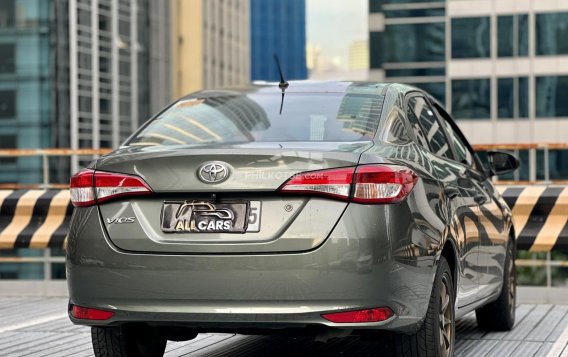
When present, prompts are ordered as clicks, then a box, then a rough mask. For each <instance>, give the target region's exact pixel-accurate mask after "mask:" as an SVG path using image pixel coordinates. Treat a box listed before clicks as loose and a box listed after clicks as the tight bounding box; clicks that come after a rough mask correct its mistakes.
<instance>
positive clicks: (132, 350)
mask: <svg viewBox="0 0 568 357" xmlns="http://www.w3.org/2000/svg"><path fill="white" fill-rule="evenodd" d="M91 339H92V341H93V351H94V352H95V356H96V357H130V356H133V357H134V356H136V357H161V356H163V355H164V351H165V350H166V342H167V340H166V339H165V338H164V337H162V336H159V335H158V333H157V331H156V329H153V328H151V327H149V326H146V325H121V326H112V327H92V328H91Z"/></svg>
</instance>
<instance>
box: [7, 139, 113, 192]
mask: <svg viewBox="0 0 568 357" xmlns="http://www.w3.org/2000/svg"><path fill="white" fill-rule="evenodd" d="M110 151H111V149H3V150H0V158H2V157H8V158H18V157H41V162H42V164H41V170H42V183H41V184H40V183H38V184H18V183H2V184H0V189H34V188H43V189H48V188H68V187H69V184H68V183H51V182H50V177H49V172H50V164H49V158H50V157H69V158H70V159H71V158H75V157H79V156H90V157H91V158H96V157H98V156H100V155H105V154H108V153H109V152H110ZM70 175H71V173H70ZM70 175H69V176H70Z"/></svg>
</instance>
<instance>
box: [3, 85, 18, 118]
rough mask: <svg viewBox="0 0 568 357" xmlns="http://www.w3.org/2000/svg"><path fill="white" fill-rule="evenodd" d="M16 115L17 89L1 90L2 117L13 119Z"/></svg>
mask: <svg viewBox="0 0 568 357" xmlns="http://www.w3.org/2000/svg"><path fill="white" fill-rule="evenodd" d="M15 116H16V91H15V90H0V119H12V118H14V117H15Z"/></svg>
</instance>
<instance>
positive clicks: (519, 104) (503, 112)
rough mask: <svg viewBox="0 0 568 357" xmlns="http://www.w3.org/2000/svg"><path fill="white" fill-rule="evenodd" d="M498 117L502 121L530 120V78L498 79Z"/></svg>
mask: <svg viewBox="0 0 568 357" xmlns="http://www.w3.org/2000/svg"><path fill="white" fill-rule="evenodd" d="M497 98H498V99H497V117H499V118H500V119H509V118H528V116H529V79H528V77H519V78H517V77H515V78H498V79H497Z"/></svg>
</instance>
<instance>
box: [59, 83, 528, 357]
mask: <svg viewBox="0 0 568 357" xmlns="http://www.w3.org/2000/svg"><path fill="white" fill-rule="evenodd" d="M517 167H518V160H517V159H516V158H515V157H513V156H511V155H509V154H507V153H501V152H489V153H487V155H486V156H485V160H483V161H481V160H480V159H479V157H478V156H477V155H476V153H474V152H473V151H472V149H471V147H470V145H469V144H468V142H467V140H466V139H465V138H464V136H463V135H462V134H461V132H460V130H459V129H458V127H457V126H456V124H455V123H454V121H453V120H452V118H451V116H450V115H449V114H448V113H447V112H446V111H445V110H444V108H443V107H442V106H441V105H440V104H439V103H438V102H436V101H435V100H434V99H433V98H432V97H430V96H429V95H428V94H427V93H424V92H423V91H421V90H419V89H417V88H414V87H410V86H406V85H401V84H388V83H367V82H291V83H290V84H289V85H288V84H287V83H286V86H282V85H281V86H278V85H273V84H264V85H259V86H253V87H250V88H243V89H235V90H207V91H201V92H197V93H194V94H191V95H189V96H187V97H184V98H182V99H180V100H178V101H176V102H175V103H173V104H172V105H171V106H169V107H168V108H166V109H165V110H164V111H162V112H161V113H159V114H158V115H156V116H155V117H154V118H152V119H151V120H149V121H147V122H146V123H145V124H144V125H143V126H142V127H141V128H140V129H139V130H138V131H137V132H136V133H134V134H133V135H132V136H131V137H130V138H129V139H127V140H126V141H125V143H124V144H123V145H122V146H121V147H120V148H118V149H117V150H115V151H114V152H112V153H111V154H109V155H106V156H104V157H102V158H100V159H98V160H96V161H94V162H93V163H92V164H91V165H90V166H89V167H87V168H86V169H84V170H82V171H80V172H79V173H77V174H76V175H74V176H73V178H72V179H71V196H72V202H73V204H74V205H75V206H76V208H75V211H74V213H73V218H72V223H71V229H70V232H69V236H68V242H67V276H68V284H69V293H70V301H69V316H70V318H71V320H72V321H73V322H74V323H77V324H82V325H88V326H92V337H93V347H94V351H95V355H96V356H161V355H163V353H164V348H165V345H166V341H167V340H175V341H179V340H187V339H191V338H194V337H195V336H196V335H197V334H198V333H200V332H234V333H243V334H301V335H310V336H314V337H316V338H319V339H324V340H325V339H328V338H339V337H342V336H348V335H364V336H366V337H371V338H373V336H375V337H377V338H378V337H379V336H380V337H381V338H384V337H386V338H387V339H388V341H390V343H391V346H392V348H391V351H393V352H394V353H395V354H396V355H401V356H451V355H452V354H453V351H454V344H455V323H454V322H455V319H456V318H458V317H460V316H463V315H464V314H467V313H469V312H471V311H474V310H475V311H476V314H477V321H478V324H479V326H480V328H483V329H493V330H507V329H510V328H511V327H512V326H513V322H514V316H515V265H514V255H515V241H514V236H515V235H514V227H513V223H512V217H511V210H510V209H509V207H508V206H507V204H506V203H505V201H504V200H503V199H502V197H501V196H500V194H499V193H498V191H497V190H496V189H495V188H494V186H493V184H492V183H491V177H492V176H493V175H496V174H502V173H507V172H510V171H512V170H515V169H516V168H517Z"/></svg>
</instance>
